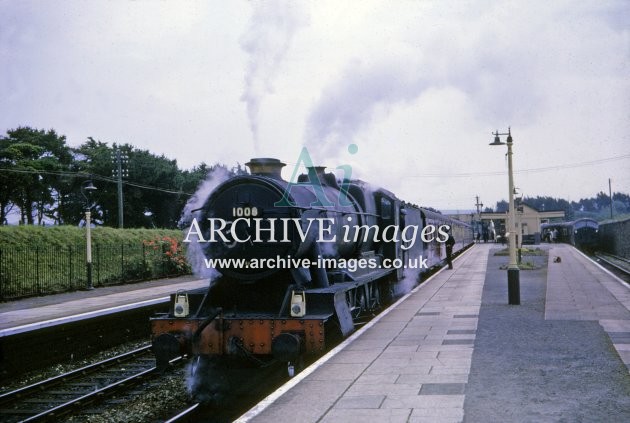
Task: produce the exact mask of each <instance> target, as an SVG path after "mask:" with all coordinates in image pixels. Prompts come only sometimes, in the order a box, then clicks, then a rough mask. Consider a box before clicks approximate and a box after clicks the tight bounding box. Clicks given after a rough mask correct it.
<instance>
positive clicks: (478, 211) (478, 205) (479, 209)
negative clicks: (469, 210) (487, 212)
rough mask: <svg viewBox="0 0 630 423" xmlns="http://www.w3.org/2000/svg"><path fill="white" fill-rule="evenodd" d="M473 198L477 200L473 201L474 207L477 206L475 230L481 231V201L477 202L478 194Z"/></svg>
mask: <svg viewBox="0 0 630 423" xmlns="http://www.w3.org/2000/svg"><path fill="white" fill-rule="evenodd" d="M475 200H476V201H477V202H476V203H475V207H477V221H478V225H477V231H478V232H479V233H481V232H482V231H483V223H482V222H481V208H482V207H483V203H480V202H479V196H478V195H475Z"/></svg>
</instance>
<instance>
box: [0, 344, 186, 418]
mask: <svg viewBox="0 0 630 423" xmlns="http://www.w3.org/2000/svg"><path fill="white" fill-rule="evenodd" d="M181 359H182V357H177V358H175V359H173V360H171V363H176V362H178V361H180V360H181ZM147 362H150V365H149V366H147V364H146V363H147ZM119 364H125V368H124V369H116V370H112V369H113V368H114V367H115V366H117V365H119ZM129 373H131V375H130V374H129ZM157 373H158V371H157V368H156V367H155V365H154V359H153V356H152V354H151V347H150V346H145V347H141V348H138V349H136V350H134V351H130V352H127V353H124V354H120V355H118V356H116V357H112V358H109V359H107V360H103V361H100V362H98V363H94V364H91V365H89V366H85V367H82V368H80V369H77V370H73V371H71V372H68V373H64V374H62V375H59V376H56V377H53V378H50V379H46V380H44V381H41V382H38V383H35V384H32V385H29V386H26V387H23V388H20V389H17V390H14V391H11V392H8V393H5V394H3V395H0V406H1V407H2V409H0V419H1V420H2V421H21V422H35V421H42V420H50V419H53V418H55V419H57V418H59V416H62V415H65V414H68V413H71V412H72V411H74V410H75V409H77V408H78V407H84V406H85V405H86V404H88V403H92V402H95V401H101V400H103V399H105V398H107V397H108V396H110V395H112V394H113V393H115V392H119V391H120V390H124V389H129V388H131V387H133V386H135V385H137V384H138V383H139V382H140V381H142V380H144V379H145V378H147V377H148V376H151V375H153V374H157ZM103 380H105V381H106V382H105V385H104V386H99V384H101V383H102V381H103ZM95 388H96V389H95ZM51 405H52V406H51Z"/></svg>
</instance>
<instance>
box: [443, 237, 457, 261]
mask: <svg viewBox="0 0 630 423" xmlns="http://www.w3.org/2000/svg"><path fill="white" fill-rule="evenodd" d="M447 233H448V238H446V242H445V243H444V244H446V263H448V268H449V269H452V268H453V257H452V256H453V245H455V238H453V235H451V231H450V229H449V230H448V231H447Z"/></svg>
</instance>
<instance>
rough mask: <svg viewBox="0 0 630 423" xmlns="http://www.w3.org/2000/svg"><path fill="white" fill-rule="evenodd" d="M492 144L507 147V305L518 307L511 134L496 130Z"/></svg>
mask: <svg viewBox="0 0 630 423" xmlns="http://www.w3.org/2000/svg"><path fill="white" fill-rule="evenodd" d="M492 135H494V142H492V143H490V145H507V157H508V184H509V186H508V192H509V203H508V205H509V211H508V233H507V235H508V242H509V250H510V263H509V264H508V269H507V278H508V304H512V305H518V304H520V303H521V288H520V270H519V268H518V264H517V262H516V238H515V236H516V227H515V223H516V219H515V213H514V174H513V171H512V132H511V129H510V128H508V132H507V134H500V133H499V131H498V130H497V131H496V132H493V133H492ZM503 135H507V140H506V142H502V141H501V139H500V138H499V137H500V136H503Z"/></svg>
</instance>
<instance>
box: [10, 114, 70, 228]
mask: <svg viewBox="0 0 630 423" xmlns="http://www.w3.org/2000/svg"><path fill="white" fill-rule="evenodd" d="M7 135H8V137H6V138H2V139H1V140H0V168H1V169H2V170H3V172H2V179H1V180H0V184H1V186H2V187H3V195H1V196H0V197H1V198H0V222H2V223H4V222H5V221H6V210H7V208H8V207H9V205H10V204H14V205H17V207H19V209H20V222H21V223H28V224H34V221H35V218H37V223H38V224H42V223H43V219H44V217H45V216H50V210H51V209H50V207H51V206H53V204H54V203H55V196H56V195H58V194H59V193H60V192H61V191H62V189H63V184H61V183H60V177H59V173H60V172H62V171H64V170H67V169H68V167H69V165H70V163H71V162H72V155H71V153H70V149H69V147H68V146H67V145H66V137H65V136H60V135H57V133H56V132H55V131H54V130H53V129H50V130H48V131H44V130H36V129H33V128H30V127H19V128H17V129H12V130H9V131H7ZM5 190H6V191H5Z"/></svg>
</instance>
